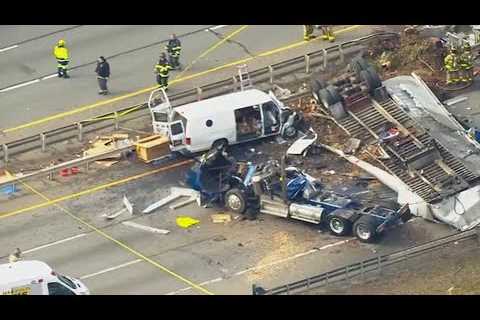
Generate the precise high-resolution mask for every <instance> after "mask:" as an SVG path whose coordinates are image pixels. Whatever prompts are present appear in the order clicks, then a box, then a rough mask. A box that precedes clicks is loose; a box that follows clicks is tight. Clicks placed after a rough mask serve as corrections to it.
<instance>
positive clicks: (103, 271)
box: [80, 259, 143, 280]
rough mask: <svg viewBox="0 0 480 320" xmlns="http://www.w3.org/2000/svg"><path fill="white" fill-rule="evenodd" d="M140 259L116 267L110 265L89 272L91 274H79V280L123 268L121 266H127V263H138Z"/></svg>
mask: <svg viewBox="0 0 480 320" xmlns="http://www.w3.org/2000/svg"><path fill="white" fill-rule="evenodd" d="M142 261H143V260H142V259H137V260H133V261H130V262H127V263H124V264H121V265H118V266H116V267H111V268H108V269H103V270H101V271H98V272H95V273H91V274H87V275H84V276H81V277H80V280H83V279H88V278H91V277H95V276H98V275H100V274H103V273H107V272H110V271H114V270H117V269H120V268H123V267H127V266H129V265H132V264H135V263H139V262H142Z"/></svg>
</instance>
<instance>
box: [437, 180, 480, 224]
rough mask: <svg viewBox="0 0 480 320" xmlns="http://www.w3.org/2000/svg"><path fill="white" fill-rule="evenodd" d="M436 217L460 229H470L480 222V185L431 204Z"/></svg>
mask: <svg viewBox="0 0 480 320" xmlns="http://www.w3.org/2000/svg"><path fill="white" fill-rule="evenodd" d="M431 210H432V214H433V216H434V217H435V218H437V219H438V220H440V221H443V222H445V223H447V224H449V225H452V226H454V227H455V228H457V229H459V230H462V231H464V230H468V229H472V228H474V227H476V226H477V225H479V224H480V185H477V186H475V187H473V188H470V189H468V190H465V191H462V192H460V193H458V194H456V195H454V196H449V197H448V198H446V199H443V200H442V201H441V202H439V203H436V204H432V205H431Z"/></svg>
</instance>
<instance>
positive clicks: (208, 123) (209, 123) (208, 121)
mask: <svg viewBox="0 0 480 320" xmlns="http://www.w3.org/2000/svg"><path fill="white" fill-rule="evenodd" d="M205 125H206V126H207V127H209V128H210V127H211V126H212V125H213V121H212V120H207V122H206V123H205Z"/></svg>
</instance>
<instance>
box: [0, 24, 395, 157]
mask: <svg viewBox="0 0 480 320" xmlns="http://www.w3.org/2000/svg"><path fill="white" fill-rule="evenodd" d="M398 36H399V34H397V33H393V32H383V33H376V34H372V35H368V36H365V37H362V38H359V39H355V40H351V41H347V42H343V43H340V44H337V45H334V46H331V47H328V48H325V49H321V50H317V51H313V52H310V53H308V54H305V55H302V56H299V57H296V58H292V59H289V60H285V61H282V62H279V63H276V64H272V65H269V66H266V67H263V68H260V69H257V70H254V71H250V77H251V79H252V82H253V84H257V85H258V84H259V83H269V84H273V83H274V79H275V77H281V76H283V75H285V74H289V73H293V72H296V71H298V70H304V72H305V74H310V73H311V71H312V68H313V67H315V66H318V65H321V68H322V69H323V70H325V69H326V68H327V66H328V63H329V61H332V60H333V59H340V61H341V62H344V61H345V56H346V55H347V54H348V49H351V48H352V47H355V46H359V45H362V44H366V43H368V42H370V41H372V40H379V39H380V40H381V39H385V40H386V39H391V38H394V37H398ZM333 54H335V56H334V55H333ZM237 89H238V80H237V78H236V77H235V76H233V77H232V78H229V79H225V80H222V81H217V82H214V83H210V84H207V85H205V86H201V87H197V88H193V89H190V90H186V91H183V92H180V93H176V94H173V95H171V96H169V100H170V102H171V103H172V105H173V106H174V107H175V106H178V105H182V104H185V103H189V102H193V101H196V100H200V99H203V98H210V97H213V96H217V95H221V94H225V93H228V92H230V91H232V90H234V91H235V90H237ZM147 109H148V106H147V103H146V102H145V103H141V104H137V105H134V106H129V107H127V108H123V109H120V110H117V111H114V112H110V113H107V114H104V115H101V116H98V117H95V118H93V119H86V120H83V121H80V122H77V123H73V124H70V125H66V126H63V127H61V128H56V129H54V130H50V131H46V132H40V133H38V134H36V135H34V136H30V137H27V138H23V139H20V140H15V141H11V142H7V143H4V144H2V146H1V148H0V154H1V156H0V159H3V161H4V162H5V163H8V162H9V157H10V156H12V155H14V154H20V153H22V152H27V151H30V150H34V149H41V150H42V151H43V152H45V151H46V148H47V146H48V145H51V144H54V143H57V142H61V141H65V140H68V139H72V138H75V137H76V138H77V139H78V141H80V142H81V141H83V137H84V135H85V134H86V133H91V132H94V131H98V130H101V129H105V128H108V127H111V126H113V127H114V128H115V129H118V128H119V125H120V119H121V118H125V116H126V115H135V117H139V116H140V117H141V116H145V115H146V114H148V113H146V112H145V111H146V110H147ZM129 120H131V119H129ZM124 121H125V119H124ZM87 129H89V130H87Z"/></svg>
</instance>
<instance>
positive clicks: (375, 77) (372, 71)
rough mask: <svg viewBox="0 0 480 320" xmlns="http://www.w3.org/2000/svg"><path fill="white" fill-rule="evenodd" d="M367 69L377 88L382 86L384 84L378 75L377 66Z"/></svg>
mask: <svg viewBox="0 0 480 320" xmlns="http://www.w3.org/2000/svg"><path fill="white" fill-rule="evenodd" d="M366 70H367V71H368V73H370V76H371V77H372V79H373V82H374V87H375V89H376V88H380V87H381V86H382V80H381V79H380V76H379V75H378V73H377V71H376V70H375V68H374V67H368V68H367V69H366Z"/></svg>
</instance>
